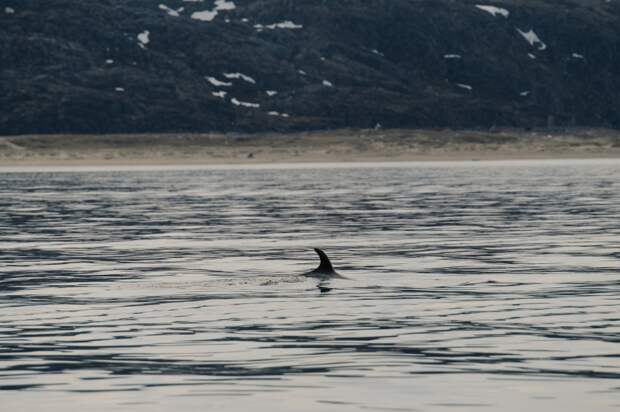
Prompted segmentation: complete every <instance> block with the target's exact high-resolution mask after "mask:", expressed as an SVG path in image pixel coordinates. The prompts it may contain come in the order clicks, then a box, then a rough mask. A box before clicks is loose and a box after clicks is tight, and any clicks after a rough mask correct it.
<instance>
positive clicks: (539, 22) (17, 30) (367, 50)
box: [0, 0, 620, 135]
mask: <svg viewBox="0 0 620 412" xmlns="http://www.w3.org/2000/svg"><path fill="white" fill-rule="evenodd" d="M477 5H482V6H494V7H495V8H493V7H478V6H477ZM619 23H620V2H618V1H616V0H611V1H609V0H548V1H538V0H503V1H500V0H494V1H493V2H485V1H482V0H476V1H469V0H461V1H458V0H329V1H327V0H233V1H225V0H218V1H215V2H214V1H213V0H204V1H200V0H194V1H183V0H157V1H150V0H122V1H121V0H80V1H77V0H2V1H1V2H0V44H1V45H2V47H0V135H9V134H20V133H64V132H74V133H114V132H175V131H195V132H205V131H232V130H234V131H246V132H247V131H265V130H275V131H289V130H305V129H319V128H337V127H373V126H375V125H376V124H377V123H380V124H381V125H382V126H383V127H452V128H461V127H463V128H464V127H468V128H471V127H491V126H494V125H495V126H519V127H539V126H545V125H548V124H553V125H556V126H563V125H579V126H604V127H620V110H618V108H619V107H620V24H619ZM274 92H275V93H274Z"/></svg>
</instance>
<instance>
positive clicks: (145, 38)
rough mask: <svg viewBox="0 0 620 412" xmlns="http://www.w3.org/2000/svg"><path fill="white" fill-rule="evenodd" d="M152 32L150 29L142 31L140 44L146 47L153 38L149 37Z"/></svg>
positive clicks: (139, 37) (139, 36)
mask: <svg viewBox="0 0 620 412" xmlns="http://www.w3.org/2000/svg"><path fill="white" fill-rule="evenodd" d="M150 34H151V32H150V31H148V30H144V31H143V32H142V33H140V34H138V36H137V37H138V42H139V43H138V46H140V47H142V48H143V49H146V45H147V44H149V43H150V42H151V39H150V38H149V36H150Z"/></svg>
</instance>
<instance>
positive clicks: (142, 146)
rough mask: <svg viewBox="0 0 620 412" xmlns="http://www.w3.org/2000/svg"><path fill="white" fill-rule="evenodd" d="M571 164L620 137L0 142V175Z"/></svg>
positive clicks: (606, 151)
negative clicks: (19, 170)
mask: <svg viewBox="0 0 620 412" xmlns="http://www.w3.org/2000/svg"><path fill="white" fill-rule="evenodd" d="M568 158H620V131H619V130H610V129H568V130H556V131H547V130H537V131H524V130H512V129H506V130H499V131H454V130H408V129H392V130H358V129H342V130H333V131H317V132H307V133H293V134H277V133H261V134H230V133H229V134H189V133H178V134H119V135H27V136H7V137H0V167H2V166H10V167H15V166H28V167H31V166H106V165H110V166H114V165H118V166H132V165H136V166H143V165H221V164H254V163H297V162H365V161H442V160H472V161H476V160H507V159H568Z"/></svg>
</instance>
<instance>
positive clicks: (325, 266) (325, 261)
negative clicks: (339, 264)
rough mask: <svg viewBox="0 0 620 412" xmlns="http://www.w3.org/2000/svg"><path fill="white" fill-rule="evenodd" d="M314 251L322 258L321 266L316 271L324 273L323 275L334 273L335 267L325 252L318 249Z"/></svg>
mask: <svg viewBox="0 0 620 412" xmlns="http://www.w3.org/2000/svg"><path fill="white" fill-rule="evenodd" d="M314 251H315V252H316V253H317V255H319V257H320V258H321V264H320V265H319V267H318V268H316V270H317V271H318V272H323V273H332V272H334V267H333V266H332V262H330V261H329V258H328V257H327V255H326V254H325V252H323V251H322V250H321V249H317V248H314Z"/></svg>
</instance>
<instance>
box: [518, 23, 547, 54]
mask: <svg viewBox="0 0 620 412" xmlns="http://www.w3.org/2000/svg"><path fill="white" fill-rule="evenodd" d="M517 31H518V32H519V34H520V35H521V36H523V38H524V39H525V40H526V41H527V42H528V43H529V44H530V46H534V45H536V44H538V46H537V47H538V50H545V49H546V48H547V45H546V44H545V43H544V42H543V41H542V40H540V37H538V35H537V34H536V33H535V32H534V30H532V29H530V31H527V32H525V31H522V30H521V29H519V28H517Z"/></svg>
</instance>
